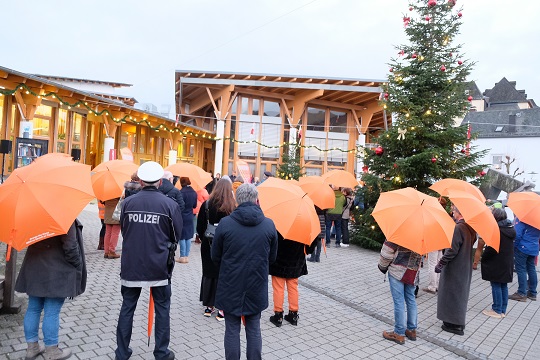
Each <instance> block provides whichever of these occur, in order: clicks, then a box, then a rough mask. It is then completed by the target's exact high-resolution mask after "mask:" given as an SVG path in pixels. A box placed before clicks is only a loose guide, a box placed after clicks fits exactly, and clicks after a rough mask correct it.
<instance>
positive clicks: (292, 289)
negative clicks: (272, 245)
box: [270, 232, 317, 327]
mask: <svg viewBox="0 0 540 360" xmlns="http://www.w3.org/2000/svg"><path fill="white" fill-rule="evenodd" d="M316 240H317V239H315V240H314V241H313V242H312V244H311V245H310V246H307V245H304V244H302V243H299V242H296V241H293V240H287V239H284V238H283V236H282V235H281V234H280V233H279V232H278V251H277V258H276V261H275V262H274V263H272V264H270V275H272V290H273V300H274V315H273V316H271V317H270V322H272V324H274V325H276V326H277V327H279V326H281V324H282V323H283V318H285V320H287V321H288V322H289V323H291V324H292V325H297V324H298V278H299V277H300V276H302V275H307V273H308V271H307V265H306V254H311V253H313V250H314V249H315V246H316V245H317V241H316ZM285 285H287V295H288V298H289V313H288V314H287V315H285V316H283V301H284V298H285Z"/></svg>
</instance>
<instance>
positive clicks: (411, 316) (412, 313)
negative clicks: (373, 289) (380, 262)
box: [388, 275, 418, 336]
mask: <svg viewBox="0 0 540 360" xmlns="http://www.w3.org/2000/svg"><path fill="white" fill-rule="evenodd" d="M388 282H389V283H390V292H391V293H392V299H393V300H394V321H395V325H394V332H395V333H396V334H398V335H401V336H404V335H405V329H407V330H415V329H416V326H417V321H418V309H417V307H416V299H415V298H414V289H415V286H414V285H408V284H404V283H402V282H401V281H399V280H398V279H396V278H395V277H393V276H391V275H389V276H388ZM405 304H407V324H406V325H407V327H405Z"/></svg>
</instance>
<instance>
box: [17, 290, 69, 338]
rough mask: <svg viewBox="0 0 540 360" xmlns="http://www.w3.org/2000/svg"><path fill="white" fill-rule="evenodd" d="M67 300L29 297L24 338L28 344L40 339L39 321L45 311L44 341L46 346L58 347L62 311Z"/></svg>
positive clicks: (42, 327) (42, 328)
mask: <svg viewBox="0 0 540 360" xmlns="http://www.w3.org/2000/svg"><path fill="white" fill-rule="evenodd" d="M64 300H65V298H47V297H37V296H28V309H26V314H25V315H24V337H25V339H26V342H37V341H38V339H39V335H38V332H39V319H40V317H41V311H43V324H42V326H41V330H42V331H43V341H44V342H45V346H55V345H58V330H59V329H60V310H62V305H64Z"/></svg>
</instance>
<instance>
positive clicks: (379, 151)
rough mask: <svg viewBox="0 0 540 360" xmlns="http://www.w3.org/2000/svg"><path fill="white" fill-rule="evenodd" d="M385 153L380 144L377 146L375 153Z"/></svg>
mask: <svg viewBox="0 0 540 360" xmlns="http://www.w3.org/2000/svg"><path fill="white" fill-rule="evenodd" d="M383 153H384V149H383V148H382V147H380V146H377V147H376V148H375V155H378V156H381V155H382V154H383Z"/></svg>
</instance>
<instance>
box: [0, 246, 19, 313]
mask: <svg viewBox="0 0 540 360" xmlns="http://www.w3.org/2000/svg"><path fill="white" fill-rule="evenodd" d="M16 273H17V251H16V250H15V249H13V248H12V249H11V256H10V259H9V261H7V262H6V278H5V280H4V300H3V302H2V308H0V314H18V313H19V312H20V311H21V305H15V275H16Z"/></svg>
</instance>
